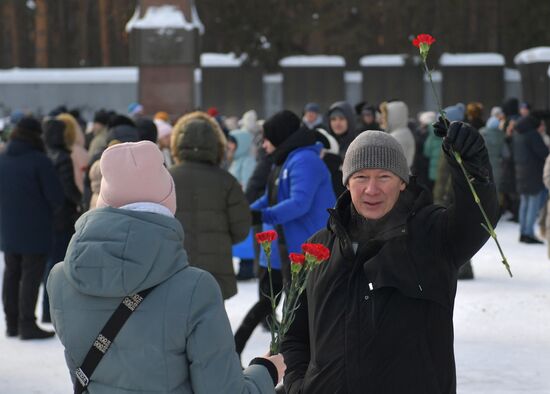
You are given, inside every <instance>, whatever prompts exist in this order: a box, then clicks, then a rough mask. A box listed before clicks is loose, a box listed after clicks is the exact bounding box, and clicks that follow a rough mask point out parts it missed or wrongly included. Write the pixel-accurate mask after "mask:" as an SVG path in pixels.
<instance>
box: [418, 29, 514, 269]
mask: <svg viewBox="0 0 550 394" xmlns="http://www.w3.org/2000/svg"><path fill="white" fill-rule="evenodd" d="M433 43H435V38H433V37H432V36H431V35H430V34H419V35H417V36H416V38H415V39H414V40H413V42H412V44H413V45H414V46H415V47H417V48H418V49H419V51H420V57H421V58H422V64H423V65H424V70H425V71H426V73H427V74H428V78H429V79H430V86H431V87H432V93H433V95H434V98H435V101H436V103H437V107H438V112H439V115H440V118H439V122H437V123H436V124H434V128H435V131H436V135H438V136H439V137H446V136H447V133H448V130H449V126H450V122H449V120H448V119H447V117H446V116H445V112H444V111H443V109H442V107H441V103H440V102H439V97H438V95H437V92H436V91H435V87H434V82H433V79H432V73H431V71H430V69H429V68H428V64H427V62H426V59H427V57H428V52H429V51H430V48H431V46H432V44H433ZM449 151H450V153H451V154H452V155H453V156H454V158H455V159H456V161H457V163H458V165H459V166H460V169H461V170H462V173H463V174H464V177H465V178H466V182H468V186H469V188H470V191H471V193H472V196H473V198H474V201H475V202H476V204H477V206H478V207H479V210H480V211H481V214H482V215H483V219H484V220H485V223H482V224H481V226H482V227H483V228H484V229H485V230H486V231H487V232H488V233H489V235H490V236H491V238H493V240H494V241H495V243H496V245H497V247H498V250H499V252H500V255H501V257H502V264H504V267H505V268H506V270H507V271H508V274H509V275H510V277H512V271H511V270H510V264H508V260H507V259H506V256H505V255H504V252H503V251H502V248H501V246H500V243H499V242H498V239H497V234H496V232H495V229H494V228H493V225H492V224H491V221H490V220H489V218H488V216H487V213H486V212H485V209H484V208H483V206H482V205H481V200H480V199H479V196H478V195H477V193H476V191H475V189H474V186H473V184H472V180H471V178H472V177H471V176H470V174H469V173H468V171H467V170H466V168H465V167H464V165H463V163H462V157H461V156H460V153H458V152H455V151H454V150H453V148H452V147H450V148H449Z"/></svg>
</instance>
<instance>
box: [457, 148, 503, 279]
mask: <svg viewBox="0 0 550 394" xmlns="http://www.w3.org/2000/svg"><path fill="white" fill-rule="evenodd" d="M451 153H452V154H453V155H454V157H455V159H456V161H457V163H458V165H459V166H460V169H461V170H462V173H463V174H464V178H466V181H467V182H468V186H469V187H470V191H471V192H472V196H474V201H475V202H476V204H477V206H478V207H479V210H480V211H481V214H482V215H483V219H484V220H485V223H482V224H481V226H482V227H483V228H484V229H485V231H487V232H488V233H489V235H490V236H491V238H493V239H494V241H495V243H496V244H497V247H498V251H499V252H500V256H501V257H502V264H504V267H505V268H506V270H507V271H508V274H509V275H510V278H512V277H513V275H512V271H511V270H510V264H508V260H507V259H506V256H505V255H504V252H503V251H502V248H501V246H500V243H499V242H498V238H497V233H496V232H495V229H494V228H493V225H492V224H491V221H490V220H489V217H488V216H487V213H486V212H485V209H483V206H482V205H481V200H480V199H479V196H478V195H477V193H476V191H475V189H474V185H473V184H472V181H471V179H470V175H469V174H468V171H466V168H465V167H464V164H462V157H461V156H460V153H458V152H455V151H454V150H453V149H452V148H451Z"/></svg>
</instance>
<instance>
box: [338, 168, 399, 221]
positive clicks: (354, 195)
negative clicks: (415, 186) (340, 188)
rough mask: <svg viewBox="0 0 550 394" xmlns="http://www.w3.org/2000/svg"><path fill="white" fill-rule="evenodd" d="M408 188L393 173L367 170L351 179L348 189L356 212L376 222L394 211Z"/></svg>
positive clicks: (359, 172) (355, 174)
mask: <svg viewBox="0 0 550 394" xmlns="http://www.w3.org/2000/svg"><path fill="white" fill-rule="evenodd" d="M406 186H407V185H406V184H405V182H403V180H402V179H401V178H399V177H398V176H397V175H395V174H394V173H393V172H391V171H387V170H381V169H370V168H366V169H363V170H360V171H357V172H355V173H354V174H353V175H352V176H351V177H350V178H349V181H348V186H347V188H348V190H349V191H350V193H351V201H352V202H353V206H354V207H355V210H356V211H357V212H358V213H359V214H360V215H361V216H363V217H364V218H366V219H371V220H376V219H380V218H381V217H383V216H384V215H385V214H387V213H388V212H389V211H391V210H392V208H393V207H394V205H395V203H396V202H397V199H398V198H399V193H401V192H402V191H403V190H405V187H406Z"/></svg>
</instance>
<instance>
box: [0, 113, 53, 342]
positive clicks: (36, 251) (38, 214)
mask: <svg viewBox="0 0 550 394" xmlns="http://www.w3.org/2000/svg"><path fill="white" fill-rule="evenodd" d="M41 134H42V127H41V125H40V122H39V121H38V120H36V119H34V118H32V117H24V118H22V119H21V120H20V121H19V122H18V123H17V125H16V126H15V129H14V130H13V132H12V133H11V135H10V141H9V142H8V144H7V147H6V149H5V151H4V152H3V153H1V154H0V246H1V249H2V251H3V252H4V260H5V264H6V265H5V268H4V282H3V286H2V301H3V303H4V313H5V316H6V327H7V330H6V334H7V336H9V337H15V336H18V335H19V337H20V338H21V339H42V338H49V337H51V336H53V335H54V333H53V332H49V331H43V330H42V329H40V328H39V327H38V326H37V325H36V316H35V314H34V310H35V307H36V301H37V298H38V289H39V287H40V282H41V281H42V277H43V275H44V267H45V264H46V259H47V256H48V253H49V252H50V250H51V246H52V238H53V229H54V211H55V210H56V209H58V208H59V207H60V206H61V205H62V204H63V201H64V194H63V188H62V186H61V182H60V181H59V179H58V177H57V174H56V172H55V169H54V166H53V164H52V163H51V161H50V159H48V157H47V156H46V154H45V151H44V143H43V141H42V138H41Z"/></svg>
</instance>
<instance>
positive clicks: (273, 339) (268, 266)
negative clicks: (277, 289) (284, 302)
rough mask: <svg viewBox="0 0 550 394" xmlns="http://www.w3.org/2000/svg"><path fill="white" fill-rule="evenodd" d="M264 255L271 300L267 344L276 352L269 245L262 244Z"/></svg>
mask: <svg viewBox="0 0 550 394" xmlns="http://www.w3.org/2000/svg"><path fill="white" fill-rule="evenodd" d="M262 247H263V249H264V252H265V255H266V257H267V274H268V275H269V300H270V301H271V324H270V325H269V331H270V332H271V343H270V345H269V352H270V353H271V354H272V355H273V354H277V350H278V349H277V347H278V346H276V343H275V330H276V327H275V325H276V324H277V315H276V310H277V303H276V302H275V297H274V296H273V280H272V279H271V245H270V246H269V249H268V248H267V247H266V246H264V244H262Z"/></svg>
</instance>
